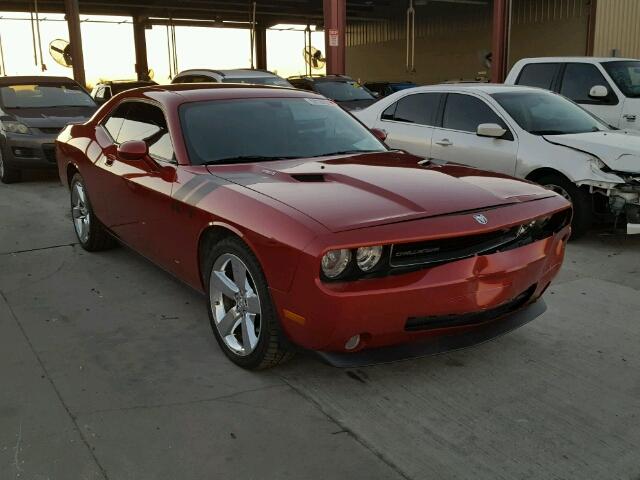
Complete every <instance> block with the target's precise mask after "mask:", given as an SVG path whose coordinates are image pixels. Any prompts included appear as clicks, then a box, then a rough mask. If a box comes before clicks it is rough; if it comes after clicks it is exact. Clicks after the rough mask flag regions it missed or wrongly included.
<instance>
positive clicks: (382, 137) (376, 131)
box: [371, 128, 387, 142]
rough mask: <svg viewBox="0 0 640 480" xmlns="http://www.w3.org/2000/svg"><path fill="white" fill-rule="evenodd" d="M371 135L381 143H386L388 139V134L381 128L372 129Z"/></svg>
mask: <svg viewBox="0 0 640 480" xmlns="http://www.w3.org/2000/svg"><path fill="white" fill-rule="evenodd" d="M371 133H373V135H374V136H375V137H376V138H377V139H378V140H380V141H381V142H384V141H385V140H386V139H387V132H385V131H384V130H381V129H379V128H372V129H371Z"/></svg>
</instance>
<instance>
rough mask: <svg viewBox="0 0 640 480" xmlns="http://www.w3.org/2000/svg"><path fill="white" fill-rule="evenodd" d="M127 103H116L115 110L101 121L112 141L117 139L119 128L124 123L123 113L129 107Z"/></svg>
mask: <svg viewBox="0 0 640 480" xmlns="http://www.w3.org/2000/svg"><path fill="white" fill-rule="evenodd" d="M128 105H129V104H128V103H121V104H120V105H118V106H117V107H116V108H115V110H113V112H112V113H111V114H110V115H109V116H108V117H107V120H106V121H105V122H103V124H102V125H103V127H104V128H105V129H106V130H107V132H109V135H111V138H113V141H114V142H116V141H117V140H118V135H119V134H120V129H121V128H122V124H123V123H124V115H125V113H126V110H127V109H128V108H129V107H128Z"/></svg>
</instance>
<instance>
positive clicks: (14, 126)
mask: <svg viewBox="0 0 640 480" xmlns="http://www.w3.org/2000/svg"><path fill="white" fill-rule="evenodd" d="M0 126H2V129H3V130H4V131H6V132H9V133H20V134H22V135H28V134H29V133H30V132H29V127H27V126H26V125H25V124H24V123H21V122H16V121H14V120H3V121H2V122H0Z"/></svg>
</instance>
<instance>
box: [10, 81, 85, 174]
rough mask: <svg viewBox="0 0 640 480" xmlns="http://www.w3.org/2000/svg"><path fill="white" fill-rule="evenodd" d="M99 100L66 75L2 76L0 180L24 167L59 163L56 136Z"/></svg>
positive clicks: (82, 116) (79, 119) (42, 166)
mask: <svg viewBox="0 0 640 480" xmlns="http://www.w3.org/2000/svg"><path fill="white" fill-rule="evenodd" d="M96 108H97V106H96V103H95V102H94V101H93V99H92V98H91V97H90V96H89V94H88V93H87V92H86V90H85V89H84V88H82V86H80V85H79V84H78V83H76V82H75V81H73V80H71V79H70V78H66V77H50V76H34V77H20V76H15V77H0V181H2V182H3V183H13V182H17V181H19V180H20V178H21V176H22V171H23V170H29V169H39V168H52V167H55V165H56V163H55V162H56V158H55V144H54V142H55V139H56V137H57V136H58V134H59V133H60V131H62V129H63V128H64V127H66V126H67V125H68V124H69V123H78V122H84V121H86V120H87V119H88V118H89V117H91V115H93V113H94V112H95V111H96Z"/></svg>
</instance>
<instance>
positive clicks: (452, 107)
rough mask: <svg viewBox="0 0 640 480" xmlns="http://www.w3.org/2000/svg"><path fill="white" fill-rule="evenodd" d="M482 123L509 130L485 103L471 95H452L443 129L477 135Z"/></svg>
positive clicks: (447, 104) (445, 112) (448, 97)
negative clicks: (495, 124) (496, 125)
mask: <svg viewBox="0 0 640 480" xmlns="http://www.w3.org/2000/svg"><path fill="white" fill-rule="evenodd" d="M481 123H497V124H498V125H500V126H501V127H502V128H504V129H505V130H509V129H508V128H507V126H506V124H505V123H504V121H503V120H502V119H501V118H500V117H499V116H498V115H497V114H496V113H495V112H494V111H493V110H492V109H491V107H489V105H487V104H486V103H485V102H484V101H482V100H480V99H479V98H477V97H472V96H471V95H462V94H459V93H450V94H449V95H448V96H447V103H446V105H445V107H444V116H443V118H442V126H443V128H449V129H451V130H461V131H463V132H473V133H475V132H476V130H477V129H478V125H480V124H481Z"/></svg>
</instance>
